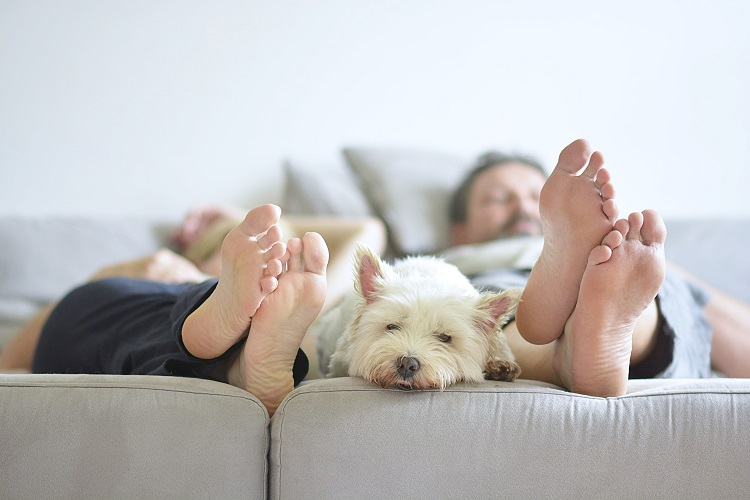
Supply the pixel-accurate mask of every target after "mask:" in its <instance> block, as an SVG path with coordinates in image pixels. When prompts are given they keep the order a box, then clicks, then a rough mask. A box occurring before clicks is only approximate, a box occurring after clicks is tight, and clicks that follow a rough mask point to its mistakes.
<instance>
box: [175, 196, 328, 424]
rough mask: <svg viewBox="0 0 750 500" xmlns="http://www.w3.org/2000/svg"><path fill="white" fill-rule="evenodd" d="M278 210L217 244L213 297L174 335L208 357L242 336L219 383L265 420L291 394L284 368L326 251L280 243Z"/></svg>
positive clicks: (320, 282) (312, 303)
mask: <svg viewBox="0 0 750 500" xmlns="http://www.w3.org/2000/svg"><path fill="white" fill-rule="evenodd" d="M280 216H281V209H280V208H279V207H277V206H275V205H263V206H260V207H257V208H255V209H253V210H251V211H250V212H249V213H248V214H247V216H246V217H245V219H244V220H243V221H242V222H241V223H240V224H239V225H238V226H237V227H235V228H234V229H233V230H232V231H230V232H229V234H228V235H227V236H226V238H225V239H224V241H223V243H222V246H221V261H222V265H221V274H220V276H219V282H218V284H217V285H216V289H215V290H214V292H213V293H212V294H211V295H210V296H209V297H208V298H207V299H206V301H205V302H204V303H203V304H201V306H200V307H198V309H196V310H195V311H194V312H193V313H192V314H191V315H190V316H188V318H187V320H186V321H185V324H184V325H183V328H182V340H183V343H184V345H185V347H186V348H187V350H188V351H189V352H190V353H191V354H193V355H194V356H196V357H199V358H203V359H212V358H215V357H217V356H219V355H221V354H223V353H224V352H226V351H227V350H228V349H229V348H230V347H231V346H232V345H234V344H236V343H237V342H238V341H240V340H241V339H243V338H245V337H247V340H246V341H245V343H244V346H243V347H242V349H241V350H240V352H239V353H238V355H237V356H236V357H234V358H233V359H232V361H231V363H230V365H229V368H228V371H227V381H228V382H229V383H230V384H232V385H234V386H237V387H240V388H243V389H245V390H247V391H248V392H250V393H252V394H254V395H255V396H256V397H258V399H260V400H261V402H262V403H263V404H264V405H265V406H266V408H267V409H268V411H269V413H270V414H273V413H274V411H275V410H276V408H277V407H278V405H279V404H280V403H281V401H282V399H283V398H284V397H285V396H286V395H287V394H288V393H289V392H291V391H292V389H293V388H294V380H293V376H292V367H293V365H294V360H295V357H296V355H297V349H298V348H299V346H300V344H301V342H302V339H303V337H304V336H305V333H306V332H307V329H308V327H309V326H310V324H311V323H312V322H313V320H314V319H315V318H316V317H317V316H318V314H319V313H320V310H321V309H322V307H323V302H324V301H325V297H326V276H325V273H326V266H327V264H328V247H327V246H326V244H325V241H324V240H323V238H322V237H321V236H320V235H319V234H317V233H307V234H306V235H305V236H304V237H303V238H301V239H300V238H292V239H290V240H289V241H288V242H287V243H286V244H284V243H283V242H282V241H281V237H282V234H281V229H280V228H279V225H278V224H279V218H280Z"/></svg>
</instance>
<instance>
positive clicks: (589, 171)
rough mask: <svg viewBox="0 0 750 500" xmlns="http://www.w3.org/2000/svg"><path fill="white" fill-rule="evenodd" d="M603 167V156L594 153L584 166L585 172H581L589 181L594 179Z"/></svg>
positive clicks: (596, 152)
mask: <svg viewBox="0 0 750 500" xmlns="http://www.w3.org/2000/svg"><path fill="white" fill-rule="evenodd" d="M603 166H604V155H602V154H601V153H600V152H599V151H594V152H593V153H592V154H591V158H589V164H588V166H586V170H584V171H583V175H584V176H586V177H588V178H589V179H596V178H597V175H598V174H599V171H600V170H601V168H602V167H603Z"/></svg>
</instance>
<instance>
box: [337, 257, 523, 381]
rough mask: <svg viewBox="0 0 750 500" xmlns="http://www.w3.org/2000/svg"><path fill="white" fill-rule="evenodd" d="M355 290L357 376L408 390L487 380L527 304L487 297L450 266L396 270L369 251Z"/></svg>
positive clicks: (424, 262)
mask: <svg viewBox="0 0 750 500" xmlns="http://www.w3.org/2000/svg"><path fill="white" fill-rule="evenodd" d="M355 289H356V291H357V295H358V304H357V307H356V310H355V316H354V319H353V320H352V323H351V324H350V329H349V332H348V335H349V339H348V342H347V344H348V345H347V347H346V350H347V353H346V358H347V361H348V364H349V375H351V376H357V377H362V378H365V379H367V380H370V381H372V382H375V383H378V384H380V385H381V386H383V387H398V388H402V389H412V388H413V389H428V388H440V389H442V388H445V387H446V386H448V385H451V384H454V383H457V382H462V381H466V382H479V381H481V380H483V378H484V375H483V372H484V369H485V366H486V364H487V362H488V360H489V359H492V357H493V356H494V354H495V351H496V350H497V347H498V342H500V338H499V336H500V325H502V324H503V323H504V322H505V321H506V320H507V318H508V316H509V315H510V314H512V312H513V310H514V309H515V306H516V305H517V303H518V298H519V294H518V292H514V291H508V292H502V293H479V292H477V291H476V290H475V289H474V287H473V286H472V285H471V283H470V282H469V281H468V279H466V277H465V276H463V275H462V274H461V273H460V272H459V271H458V269H457V268H455V267H454V266H452V265H450V264H447V263H445V262H443V261H442V260H439V259H435V258H432V257H411V258H408V259H405V260H402V261H399V262H397V263H396V264H394V265H393V266H391V265H389V264H387V263H384V262H382V261H381V260H380V258H379V257H377V256H376V255H375V254H374V253H372V252H371V251H370V250H369V249H368V248H366V247H360V248H359V249H358V251H357V257H356V264H355Z"/></svg>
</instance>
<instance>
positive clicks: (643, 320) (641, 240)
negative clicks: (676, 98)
mask: <svg viewBox="0 0 750 500" xmlns="http://www.w3.org/2000/svg"><path fill="white" fill-rule="evenodd" d="M603 164H604V160H603V157H602V155H601V154H600V153H598V152H591V149H590V146H589V145H588V143H586V142H585V141H582V140H579V141H575V142H573V143H572V144H570V145H569V146H567V147H566V148H565V149H564V150H563V151H562V153H561V154H560V158H559V162H558V164H557V166H556V167H555V169H554V170H553V172H552V174H551V175H550V177H549V178H548V179H547V178H546V177H545V174H544V170H543V169H542V168H541V166H540V165H539V164H538V163H536V162H535V161H533V160H531V159H528V158H523V157H512V156H503V155H497V154H489V155H485V156H484V157H482V158H480V161H479V163H478V165H477V167H476V168H475V169H474V170H473V171H472V172H471V173H470V175H469V176H468V177H467V178H466V180H465V181H464V183H463V184H462V185H461V186H460V187H459V189H458V190H457V191H456V193H455V195H454V198H453V201H452V206H451V223H452V228H451V236H452V240H453V244H455V245H477V244H481V243H485V242H490V241H493V240H497V239H504V238H512V237H516V236H541V235H542V234H543V235H544V244H543V247H542V250H541V252H540V254H539V258H538V260H537V261H536V262H535V263H534V265H533V269H532V270H531V272H530V273H529V272H524V271H522V270H517V271H515V272H514V273H513V274H514V275H515V278H516V279H517V278H519V277H520V278H522V279H527V280H528V281H527V283H526V284H525V288H524V292H523V296H522V301H521V303H520V304H519V307H518V311H517V317H516V320H515V321H513V322H511V323H510V324H508V325H507V326H506V327H505V333H506V334H507V335H508V336H509V339H510V341H511V344H512V347H513V349H514V352H515V353H516V357H517V360H518V362H519V364H520V365H521V367H522V370H523V376H524V377H525V378H531V379H537V380H543V381H548V382H551V383H555V384H558V385H563V386H565V387H567V388H569V389H571V390H573V391H576V392H580V393H585V394H591V395H601V396H609V395H619V394H622V393H624V392H625V390H626V382H627V378H628V375H629V374H630V375H631V376H633V377H637V378H645V377H653V376H674V377H677V376H679V377H705V376H709V374H710V369H711V367H713V368H714V369H716V370H718V371H720V372H722V373H724V374H725V375H727V376H738V377H746V376H750V365H748V364H747V363H746V361H745V360H746V359H747V356H748V355H750V306H747V305H746V304H743V303H741V302H740V301H737V300H736V299H733V298H731V297H728V296H727V295H726V294H723V293H721V292H719V291H716V290H712V291H711V296H710V298H709V297H708V296H707V295H706V294H705V293H704V292H703V291H702V290H701V289H700V288H699V287H698V286H697V284H696V280H695V279H694V278H692V277H689V276H687V275H686V273H682V274H683V275H684V276H685V277H686V279H681V278H679V277H677V276H676V273H672V272H670V273H669V274H668V275H667V278H666V280H665V270H666V263H665V258H664V250H663V244H664V240H665V237H666V230H665V228H664V224H663V222H662V220H661V218H660V217H659V216H658V214H656V213H655V212H653V211H650V210H647V211H644V212H643V213H635V214H630V216H629V217H628V218H627V219H620V220H617V216H618V213H617V212H618V211H617V206H616V204H615V202H614V186H613V184H612V182H611V179H610V174H609V172H608V171H607V170H606V169H605V168H604V167H603ZM491 274H492V272H481V273H476V275H475V276H474V278H475V281H476V282H477V283H478V284H485V285H486V284H487V283H488V281H490V282H491V281H492V279H491V276H490V279H489V280H488V279H487V276H488V275H491ZM507 276H508V274H507V273H505V274H503V277H502V278H501V281H502V280H503V279H504V280H506V281H507ZM515 283H518V282H517V281H516V282H515ZM499 285H500V286H501V287H503V283H499ZM507 286H513V284H511V285H505V287H507ZM657 292H658V295H657ZM712 333H713V335H712ZM676 339H679V340H676ZM729 345H732V346H733V348H732V349H730V348H728V346H729ZM738 352H741V353H743V354H742V355H738V354H737V353H738Z"/></svg>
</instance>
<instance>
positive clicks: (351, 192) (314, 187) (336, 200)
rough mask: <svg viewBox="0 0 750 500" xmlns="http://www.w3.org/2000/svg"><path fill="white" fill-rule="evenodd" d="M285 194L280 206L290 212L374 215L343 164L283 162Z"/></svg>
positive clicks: (355, 181) (354, 178)
mask: <svg viewBox="0 0 750 500" xmlns="http://www.w3.org/2000/svg"><path fill="white" fill-rule="evenodd" d="M284 184H285V190H284V196H283V200H282V205H281V208H282V210H283V211H284V213H286V214H291V215H342V216H350V217H366V216H371V215H373V212H372V209H371V208H370V204H369V203H368V202H367V199H366V198H365V196H364V194H362V190H361V189H360V186H359V184H358V182H357V178H356V177H355V176H354V174H353V173H352V172H351V171H350V170H349V169H348V168H347V167H346V165H344V164H339V165H329V166H326V167H313V166H308V165H302V164H299V163H295V162H293V161H289V160H287V161H285V162H284Z"/></svg>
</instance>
